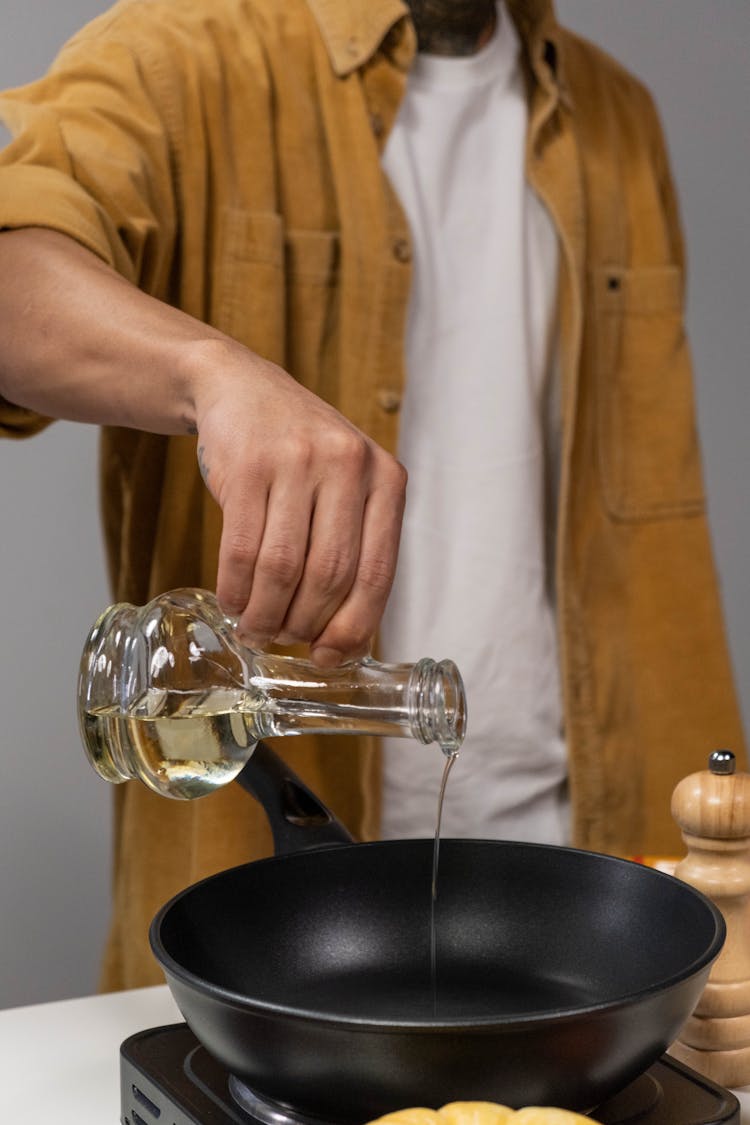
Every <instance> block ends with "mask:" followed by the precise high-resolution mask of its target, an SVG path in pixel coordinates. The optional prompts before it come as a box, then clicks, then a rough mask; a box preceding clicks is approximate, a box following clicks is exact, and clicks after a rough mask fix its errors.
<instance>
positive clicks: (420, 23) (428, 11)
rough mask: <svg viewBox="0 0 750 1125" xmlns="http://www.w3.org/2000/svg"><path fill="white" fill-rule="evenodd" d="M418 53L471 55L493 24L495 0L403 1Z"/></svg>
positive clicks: (483, 40)
mask: <svg viewBox="0 0 750 1125" xmlns="http://www.w3.org/2000/svg"><path fill="white" fill-rule="evenodd" d="M407 3H408V5H409V8H410V9H411V14H412V18H413V20H414V26H415V27H416V29H417V41H418V44H419V50H420V51H426V52H427V53H429V54H435V55H473V54H474V53H475V51H477V50H478V48H479V47H480V46H481V45H482V43H484V42H485V41H486V39H487V38H488V36H489V33H490V32H491V30H492V28H493V27H494V23H495V13H496V9H495V0H407Z"/></svg>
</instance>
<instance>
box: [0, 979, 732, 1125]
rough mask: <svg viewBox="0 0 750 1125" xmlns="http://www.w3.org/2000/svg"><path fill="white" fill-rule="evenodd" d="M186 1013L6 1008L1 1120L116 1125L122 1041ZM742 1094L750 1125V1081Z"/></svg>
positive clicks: (92, 1000) (149, 1001) (108, 1001)
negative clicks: (749, 1084)
mask: <svg viewBox="0 0 750 1125" xmlns="http://www.w3.org/2000/svg"><path fill="white" fill-rule="evenodd" d="M181 1019H182V1017H181V1015H180V1013H179V1011H178V1009H177V1006H176V1005H175V1003H174V1001H173V1000H172V997H171V995H170V992H169V990H168V989H167V987H166V985H164V986H161V987H158V988H140V989H135V990H134V991H132V992H114V993H109V994H106V995H102V996H86V997H83V998H81V999H79V1000H61V1001H59V1002H57V1003H54V1004H34V1005H32V1006H31V1007H28V1008H7V1009H6V1010H5V1011H0V1094H1V1097H0V1106H1V1107H2V1120H3V1121H4V1122H5V1121H7V1122H12V1123H13V1125H27V1123H29V1125H32V1123H33V1125H40V1123H42V1122H44V1123H45V1125H47V1123H49V1125H117V1123H118V1122H119V1119H120V1054H119V1052H120V1044H121V1043H122V1041H123V1039H126V1038H127V1037H128V1035H132V1034H134V1033H135V1032H136V1031H143V1030H144V1029H145V1028H149V1027H158V1026H160V1025H161V1024H167V1023H176V1022H177V1021H179V1020H181ZM735 1093H736V1094H737V1096H738V1098H739V1099H740V1103H741V1105H742V1125H750V1087H745V1088H744V1089H743V1090H736V1091H735Z"/></svg>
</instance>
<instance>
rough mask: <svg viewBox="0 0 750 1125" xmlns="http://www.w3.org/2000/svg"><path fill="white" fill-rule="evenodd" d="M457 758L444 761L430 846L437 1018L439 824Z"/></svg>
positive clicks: (455, 754)
mask: <svg viewBox="0 0 750 1125" xmlns="http://www.w3.org/2000/svg"><path fill="white" fill-rule="evenodd" d="M457 757H458V751H457V750H454V751H452V752H451V753H450V754H449V756H448V757H447V758H446V760H445V766H444V767H443V777H442V780H441V782H440V795H439V796H438V806H437V821H436V824H435V841H434V843H433V845H432V900H431V902H430V985H431V988H432V1014H433V1016H437V938H436V931H435V907H436V906H437V893H438V864H439V861H440V822H441V820H442V818H443V801H444V800H445V787H446V785H447V784H448V775H449V773H450V772H451V767H452V765H453V763H454V762H455V760H456V758H457Z"/></svg>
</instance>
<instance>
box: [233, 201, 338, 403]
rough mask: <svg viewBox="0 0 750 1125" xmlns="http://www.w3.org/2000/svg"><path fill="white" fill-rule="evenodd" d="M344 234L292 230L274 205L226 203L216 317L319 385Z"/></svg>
mask: <svg viewBox="0 0 750 1125" xmlns="http://www.w3.org/2000/svg"><path fill="white" fill-rule="evenodd" d="M338 259H339V235H338V233H337V232H336V231H319V230H294V229H286V228H285V225H284V220H283V218H282V216H281V215H279V214H277V213H275V212H271V211H269V212H260V211H244V210H241V209H238V208H229V207H228V208H225V210H224V212H223V214H222V221H221V225H220V229H219V239H218V252H217V257H216V265H215V271H214V285H213V293H212V300H211V310H212V323H213V324H214V325H215V326H216V327H217V328H218V329H220V331H222V332H225V333H226V334H227V335H228V336H231V337H232V338H233V339H235V340H239V341H240V343H242V344H245V345H246V346H247V347H249V348H251V349H252V350H253V351H255V352H257V353H258V354H259V355H262V356H264V358H266V359H270V360H273V361H274V362H275V363H278V364H280V365H281V366H283V367H285V368H286V369H287V370H288V371H289V372H290V374H292V375H294V376H295V378H297V379H299V380H300V381H301V382H303V383H305V384H306V385H307V386H309V387H311V388H312V389H313V390H317V389H318V385H319V383H320V381H321V371H322V370H323V369H324V367H325V366H326V362H325V360H326V356H327V354H328V352H329V351H330V341H331V339H332V336H333V328H334V325H335V323H336V316H337V308H338V304H337V294H338V284H337V283H338V277H339V268H338Z"/></svg>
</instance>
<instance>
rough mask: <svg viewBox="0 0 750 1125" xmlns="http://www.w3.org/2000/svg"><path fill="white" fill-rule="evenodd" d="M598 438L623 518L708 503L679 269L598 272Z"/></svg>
mask: <svg viewBox="0 0 750 1125" xmlns="http://www.w3.org/2000/svg"><path fill="white" fill-rule="evenodd" d="M591 282H592V285H593V287H594V306H595V362H596V373H595V382H596V411H597V446H598V456H599V465H600V471H601V479H602V488H603V494H604V501H605V504H606V507H607V509H608V511H609V512H610V514H611V515H612V516H613V517H615V518H616V519H621V520H632V521H635V520H646V519H658V518H667V517H669V516H672V515H687V514H692V513H694V512H699V511H701V510H702V509H703V506H704V493H703V482H702V473H701V463H700V451H699V445H698V437H697V433H696V427H695V405H694V399H693V385H692V370H691V363H690V353H689V348H688V344H687V340H686V337H685V330H684V324H683V317H682V275H681V273H680V270H679V269H678V268H676V267H672V266H665V267H654V268H646V269H635V270H623V269H618V268H612V267H608V268H602V269H597V270H594V271H592V276H591Z"/></svg>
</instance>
